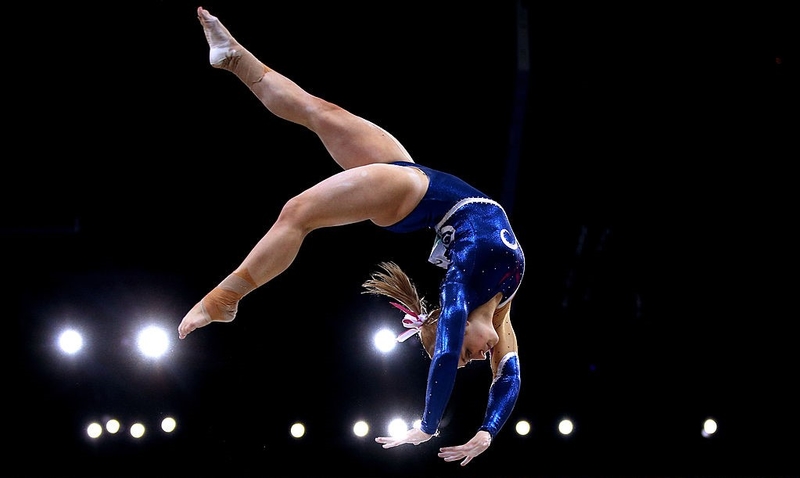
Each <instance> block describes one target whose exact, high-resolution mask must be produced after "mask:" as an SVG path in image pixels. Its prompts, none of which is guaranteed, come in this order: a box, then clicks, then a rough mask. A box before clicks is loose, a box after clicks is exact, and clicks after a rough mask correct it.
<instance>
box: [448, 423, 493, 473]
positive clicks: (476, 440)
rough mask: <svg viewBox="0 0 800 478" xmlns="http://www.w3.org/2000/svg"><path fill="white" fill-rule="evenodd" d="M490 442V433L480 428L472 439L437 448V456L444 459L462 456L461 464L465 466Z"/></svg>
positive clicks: (453, 459)
mask: <svg viewBox="0 0 800 478" xmlns="http://www.w3.org/2000/svg"><path fill="white" fill-rule="evenodd" d="M491 444H492V435H491V434H489V432H487V431H485V430H480V431H478V433H476V434H475V436H474V437H472V440H470V441H468V442H467V443H465V444H463V445H459V446H445V447H442V448H439V455H438V456H439V458H444V461H457V460H461V459H462V458H463V459H464V461H462V462H461V466H466V465H467V463H469V462H470V461H472V459H473V458H475V457H476V456H478V455H480V454H481V453H483V452H484V451H486V449H487V448H489V445H491Z"/></svg>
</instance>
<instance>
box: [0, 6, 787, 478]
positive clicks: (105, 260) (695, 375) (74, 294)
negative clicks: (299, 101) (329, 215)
mask: <svg viewBox="0 0 800 478" xmlns="http://www.w3.org/2000/svg"><path fill="white" fill-rule="evenodd" d="M551 3H552V2H551ZM521 5H522V6H523V7H524V10H525V12H526V15H527V16H526V18H527V27H528V29H527V34H528V36H527V38H526V39H525V40H524V41H523V43H522V44H521V45H520V44H518V43H517V36H516V33H517V22H518V20H519V16H518V12H517V10H516V6H515V4H514V2H475V3H471V4H467V3H465V2H436V3H434V2H425V3H422V2H381V3H377V4H376V3H370V4H366V3H356V2H345V3H344V5H343V4H341V3H340V2H328V3H323V4H321V5H315V4H309V3H306V2H294V3H290V2H280V3H278V4H275V3H274V2H244V1H224V2H223V1H219V2H209V3H206V4H204V5H203V6H205V7H207V8H208V9H209V10H210V11H211V12H212V13H213V14H215V15H217V16H218V17H219V18H220V19H221V20H222V21H223V23H224V24H226V26H227V27H228V28H229V30H231V32H232V33H233V35H234V36H236V38H237V39H238V40H239V41H240V42H241V43H243V44H244V45H245V46H246V47H247V48H248V49H250V51H252V52H253V53H255V54H256V55H257V56H258V57H259V58H260V59H262V61H264V62H265V63H266V64H268V65H269V66H271V67H272V68H274V69H276V70H278V71H281V72H282V73H284V74H286V75H287V76H289V77H290V78H292V79H294V80H295V81H297V82H298V83H299V84H300V85H301V86H303V87H304V88H306V89H307V90H308V91H310V92H311V93H313V94H316V95H318V96H321V97H323V98H326V99H328V100H330V101H333V102H335V103H338V104H340V105H341V106H343V107H345V108H347V109H350V110H351V111H353V112H355V113H357V114H359V115H361V116H364V117H366V118H367V119H370V120H372V121H374V122H376V123H378V124H380V125H382V126H384V127H385V128H386V129H388V130H389V131H391V132H392V133H393V134H394V135H395V136H396V137H397V138H398V139H400V140H401V141H402V142H403V143H404V145H405V146H406V148H407V149H408V150H409V151H410V153H411V154H412V156H413V157H414V158H415V160H416V161H418V162H420V163H423V164H426V165H429V166H432V167H435V168H438V169H444V170H447V171H450V172H452V173H455V174H457V175H460V176H462V177H463V178H465V179H467V180H468V181H470V182H472V183H473V184H474V185H475V186H477V187H478V188H479V189H482V190H484V191H485V192H487V193H489V194H491V195H492V196H494V197H496V198H498V200H501V202H503V204H504V205H505V206H506V209H507V211H508V213H509V216H510V217H511V220H512V223H513V224H514V226H515V230H516V233H517V235H518V237H519V238H520V241H521V243H522V244H523V247H524V248H525V254H526V260H527V271H526V276H525V280H524V282H523V285H522V289H521V290H520V293H519V295H518V296H517V299H516V300H515V311H514V319H513V321H514V326H515V329H516V331H517V334H518V336H519V341H520V357H521V361H522V365H521V369H522V375H523V382H522V384H523V385H522V391H521V395H520V398H519V402H518V404H517V407H516V409H515V414H514V416H513V417H512V422H513V421H515V420H516V419H519V418H525V419H528V420H530V421H531V422H532V424H533V432H532V434H531V435H529V436H528V437H524V438H521V437H516V436H515V434H514V432H513V429H512V426H511V425H507V427H506V429H504V430H503V432H502V433H501V434H500V435H499V436H498V437H497V439H496V440H495V443H494V444H493V446H492V447H491V448H490V449H489V451H487V452H486V453H485V454H484V455H482V456H481V457H479V458H477V459H476V460H475V461H473V463H471V464H470V465H469V466H467V467H465V468H461V467H459V466H458V465H457V464H453V463H443V462H442V461H441V460H440V459H438V458H436V449H437V447H438V446H442V445H448V444H458V443H463V442H464V441H466V439H468V438H469V437H470V436H471V435H472V433H473V432H474V430H475V428H476V427H477V426H478V425H479V424H480V420H481V418H482V414H483V407H484V406H485V393H486V389H487V385H488V380H489V376H488V367H483V366H481V365H478V366H470V367H469V368H468V369H465V370H463V371H461V372H459V381H458V383H457V386H456V390H455V391H454V395H453V400H452V402H451V405H450V408H449V409H448V412H447V414H446V416H445V421H444V423H443V427H444V428H443V432H442V436H440V437H438V438H436V439H435V440H432V441H430V442H428V443H426V444H422V445H420V446H419V447H411V446H408V447H401V448H398V449H394V450H388V451H387V450H382V449H381V448H380V446H379V445H377V444H375V443H373V442H372V440H371V437H369V438H368V439H367V440H365V441H364V442H357V441H354V440H352V438H351V437H350V436H349V432H348V429H349V423H350V422H351V420H352V416H353V415H354V414H362V413H367V414H372V415H373V416H375V417H379V416H381V414H384V413H394V412H396V411H398V410H405V409H407V410H406V411H407V412H408V413H412V414H413V413H419V410H420V409H421V406H422V400H423V393H424V387H425V382H424V380H425V371H426V369H427V364H428V361H427V359H425V358H424V357H423V355H422V352H421V350H420V349H419V347H417V346H416V345H414V343H413V342H409V343H406V344H404V345H403V346H402V347H401V349H400V351H399V354H400V356H401V358H398V357H397V356H394V357H379V356H377V355H375V353H374V352H373V351H372V350H371V346H370V345H369V344H368V342H369V340H370V334H371V333H372V331H373V328H374V327H376V326H377V324H378V323H379V320H378V319H376V318H375V316H376V315H380V317H381V318H380V320H384V319H386V323H387V324H390V325H392V326H393V327H397V326H399V321H396V319H397V318H396V317H395V315H393V314H392V312H391V310H390V308H389V307H387V306H386V304H385V302H383V301H381V300H377V299H375V298H370V297H368V296H364V295H362V294H361V289H360V284H361V283H362V282H363V280H364V279H366V278H367V277H368V275H369V273H370V272H371V271H373V270H374V267H375V264H377V263H378V262H381V261H384V260H394V261H396V262H398V263H399V264H400V265H401V266H402V267H403V268H404V269H406V270H407V271H408V272H409V274H410V275H411V276H412V277H413V278H414V279H415V281H416V282H417V284H418V286H419V287H420V288H421V289H423V291H427V294H426V295H428V296H433V295H434V294H435V288H436V285H437V283H438V279H439V278H440V275H439V273H438V269H436V268H434V267H433V266H432V265H430V264H428V263H427V262H426V260H425V259H426V257H427V254H428V252H429V248H430V245H431V242H432V236H431V235H429V234H427V233H419V234H416V233H415V234H401V235H398V234H391V233H389V232H387V231H384V230H381V229H379V228H376V227H374V226H372V225H371V224H366V223H364V224H355V225H350V226H347V227H341V228H335V229H325V230H319V231H315V232H313V233H312V234H311V235H310V236H309V237H308V239H307V241H306V243H305V245H304V247H303V249H302V250H301V253H300V255H299V257H298V258H297V260H296V261H295V263H294V264H293V265H292V267H291V268H290V269H289V270H288V271H287V272H286V273H285V274H283V275H282V276H280V277H279V278H278V279H276V280H275V281H273V282H271V283H270V284H269V285H267V286H265V287H262V288H261V289H259V290H258V291H256V292H255V293H253V294H251V295H249V296H248V297H247V298H246V299H245V300H244V301H243V302H242V304H241V305H240V309H239V315H238V318H237V320H236V321H234V322H233V323H231V324H226V325H219V324H212V325H211V326H209V327H207V328H205V329H202V330H201V331H198V332H196V333H194V334H192V335H191V336H190V337H189V338H187V340H186V341H181V342H178V341H177V340H175V342H174V343H173V346H172V348H171V351H170V357H169V360H167V361H164V362H162V363H158V364H152V363H143V362H142V361H137V360H136V359H133V360H132V359H131V357H132V356H133V353H129V352H131V351H132V349H133V345H132V344H133V342H134V339H133V334H134V333H135V330H136V327H137V326H138V325H139V324H141V323H143V322H144V321H146V320H148V319H150V318H154V317H158V318H159V320H161V321H162V323H164V324H166V325H167V326H168V327H173V328H174V327H177V325H178V323H179V322H180V319H181V317H183V315H184V314H185V313H186V311H188V310H189V309H190V308H191V306H192V305H194V303H196V302H197V301H198V300H199V299H200V298H201V297H202V296H203V295H204V294H205V293H206V292H207V291H208V290H210V289H211V288H212V287H213V286H214V285H216V284H217V283H218V282H219V281H220V280H221V279H222V278H224V277H225V276H226V275H227V274H228V273H229V272H230V271H232V270H233V269H234V268H235V267H236V266H237V265H238V264H239V262H240V261H241V260H242V259H243V258H244V256H245V255H246V254H247V252H248V251H249V250H250V248H251V247H252V246H253V245H254V244H255V243H256V241H257V240H258V239H259V238H260V237H261V235H262V234H263V233H264V232H265V231H266V229H267V228H268V227H269V225H270V224H271V222H272V221H273V220H274V219H275V217H276V216H277V214H278V212H279V211H280V208H281V206H282V205H283V203H284V202H285V201H286V200H287V199H288V198H289V197H291V196H292V195H294V194H296V193H298V192H300V191H302V190H303V189H304V188H306V187H309V186H311V185H312V184H314V183H315V182H316V181H318V180H320V179H322V178H324V177H326V176H328V175H330V174H332V173H334V172H336V165H335V164H334V163H333V162H332V161H331V160H330V159H329V157H328V156H327V155H326V153H325V151H324V149H323V148H322V145H321V144H320V143H319V142H318V141H317V140H316V138H315V137H314V136H313V134H311V133H310V132H309V131H306V130H304V129H303V128H301V127H299V126H296V125H293V124H289V123H286V122H283V121H282V120H279V119H277V118H275V117H273V116H271V115H270V114H269V113H268V112H267V111H266V110H265V109H263V107H262V106H261V105H260V104H259V102H258V101H257V100H256V99H255V98H254V97H253V96H252V94H251V93H250V92H249V91H248V90H247V89H246V88H245V87H244V86H243V85H242V84H241V83H239V82H238V80H237V79H236V78H235V77H234V76H233V75H231V74H229V73H227V72H222V71H217V70H214V69H213V68H211V67H210V66H209V65H208V49H207V46H206V42H205V40H204V38H203V34H202V29H201V27H200V26H199V24H198V22H197V20H196V16H195V9H196V7H197V5H196V4H191V3H187V2H183V1H177V2H172V1H159V2H154V1H148V2H144V3H139V4H123V3H120V2H104V3H103V4H100V5H95V4H88V3H86V4H77V5H76V4H61V5H58V6H52V5H47V6H44V5H42V4H30V3H26V4H22V3H19V4H17V5H16V6H14V7H10V8H11V9H10V10H9V11H8V12H6V22H7V25H8V27H9V28H10V29H11V34H10V35H8V36H7V37H6V48H5V56H6V61H5V67H4V78H5V81H4V82H5V84H6V88H5V91H6V98H5V108H4V110H5V112H6V116H7V117H6V120H7V121H6V126H5V131H6V134H5V135H4V136H5V138H6V144H7V147H6V149H5V154H4V157H5V159H4V161H3V164H4V172H3V174H2V180H3V192H2V199H3V218H2V221H3V222H2V223H0V241H2V252H1V253H0V254H2V255H0V259H2V261H3V271H4V276H5V279H4V282H5V285H4V287H3V289H4V294H3V296H4V297H5V300H4V301H3V302H4V308H5V310H6V312H7V313H6V314H4V315H5V316H6V318H7V319H8V320H7V321H6V326H7V329H6V330H10V331H11V334H10V337H12V341H11V342H12V344H11V348H10V350H11V355H12V358H13V359H12V361H10V362H7V363H8V364H9V365H8V369H7V371H6V377H8V378H7V379H6V381H5V383H6V386H5V387H4V390H5V391H6V393H5V395H6V398H7V401H6V402H5V403H6V405H5V408H6V412H7V415H8V416H9V417H10V418H11V420H10V421H9V422H7V424H8V425H9V426H7V427H6V428H5V431H6V433H9V434H11V433H13V434H14V436H9V437H8V438H7V441H6V443H9V444H10V445H6V447H5V448H6V450H7V451H9V455H8V456H9V459H8V460H6V461H5V464H4V465H3V466H4V469H3V473H2V475H3V476H37V477H38V476H70V477H72V476H162V475H163V476H214V477H216V476H237V477H238V476H254V477H256V476H259V477H260V476H312V475H313V476H327V475H330V476H412V475H413V476H478V475H481V476H620V475H626V476H676V475H679V476H697V475H706V476H707V475H719V476H730V475H740V476H741V475H748V476H749V475H753V476H755V475H759V476H765V475H795V476H796V474H797V471H798V470H797V466H796V457H795V456H794V455H796V449H797V439H796V434H797V432H796V428H795V427H796V426H797V425H798V423H797V411H796V410H797V398H798V397H797V392H796V380H797V353H796V350H797V349H796V345H795V339H794V338H795V337H796V333H795V332H794V322H795V320H794V319H795V318H796V313H795V312H794V311H793V309H791V308H788V307H786V306H787V305H789V304H790V303H791V299H792V297H793V296H794V294H795V290H794V286H793V283H794V282H795V279H794V276H795V273H796V263H795V261H794V256H795V252H794V251H795V250H796V245H795V244H794V242H795V241H794V240H793V239H794V238H795V237H796V234H795V233H794V232H793V231H794V222H795V219H796V212H795V211H796V208H795V206H794V202H795V194H794V191H795V188H796V186H795V185H794V179H793V178H794V177H795V174H794V172H793V171H794V168H793V163H794V162H796V158H797V153H796V150H795V149H794V143H796V136H797V133H796V126H792V125H793V122H796V117H797V113H796V111H797V110H796V102H795V99H796V98H795V94H796V93H795V91H796V89H797V88H796V87H797V76H796V51H795V50H793V49H791V48H793V47H794V45H795V44H797V42H796V38H795V33H794V31H793V29H795V27H794V25H793V24H792V22H791V21H790V18H791V15H790V13H789V11H788V8H784V7H773V6H772V4H769V3H767V4H765V3H759V6H758V7H757V8H756V7H754V6H753V5H741V6H736V7H734V6H730V5H726V6H724V7H713V8H712V7H702V8H701V7H697V6H696V5H694V4H689V3H687V4H686V5H680V4H675V3H664V4H659V3H655V4H653V3H648V4H646V6H642V5H638V6H635V7H625V8H623V7H621V6H616V5H606V4H597V3H594V4H592V5H581V4H573V3H569V4H560V5H558V6H553V5H545V6H543V5H539V4H538V3H535V2H522V3H521ZM520 48H522V49H523V50H526V53H527V55H528V58H529V65H528V68H527V69H524V70H522V71H520V69H519V68H518V58H519V55H518V51H519V49H520ZM74 323H76V324H83V325H86V326H87V328H88V329H90V330H91V331H92V333H93V334H94V335H93V336H92V337H93V340H92V345H91V347H89V348H88V351H87V353H86V354H84V355H83V356H82V357H80V358H75V359H74V360H65V359H64V358H63V357H60V356H59V355H58V354H56V353H55V351H54V350H53V334H54V333H55V330H56V329H57V327H59V326H61V325H65V324H74ZM102 413H116V414H120V415H122V416H124V417H130V418H131V419H132V418H133V417H139V416H141V417H143V418H142V419H147V418H148V417H149V418H152V417H153V416H154V415H158V414H175V415H177V416H178V417H179V429H178V432H177V433H176V435H175V436H173V437H170V438H163V439H154V440H152V441H149V442H148V443H147V444H145V445H141V444H137V445H133V444H131V443H128V442H127V441H126V440H124V439H122V438H120V439H119V440H117V442H115V443H111V444H109V443H107V442H106V443H105V444H100V445H98V444H96V443H94V444H93V443H89V442H88V440H86V439H84V438H83V437H82V429H83V426H84V421H85V420H86V419H87V417H93V416H94V415H97V414H102ZM565 414H566V415H571V416H573V417H574V418H575V419H576V421H577V423H578V426H579V428H578V430H577V433H576V435H575V436H574V437H572V438H571V439H570V440H563V439H561V438H560V437H558V436H557V435H556V433H555V432H554V431H553V427H554V425H555V423H556V421H557V420H558V419H559V418H560V417H561V416H563V415H565ZM706 416H714V417H715V418H717V419H718V420H719V422H720V432H719V433H718V435H717V436H715V437H714V439H713V440H706V439H703V438H702V437H701V436H700V427H701V424H702V420H703V419H704V418H705V417H706ZM299 418H302V419H303V420H307V421H308V422H309V423H310V424H311V426H312V428H311V430H312V431H311V432H310V433H309V436H308V437H307V439H306V440H304V441H303V442H302V443H290V442H289V441H288V440H287V438H286V432H287V430H288V426H289V424H290V423H291V422H292V421H293V420H295V419H299ZM638 426H642V427H646V428H645V430H644V431H635V430H634V427H638ZM31 427H33V428H31ZM380 433H381V432H380V431H375V430H374V432H373V433H372V435H371V436H375V435H377V434H380ZM6 466H7V468H5V467H6ZM106 467H110V468H106ZM157 467H166V468H165V470H166V471H163V472H162V471H158V469H157Z"/></svg>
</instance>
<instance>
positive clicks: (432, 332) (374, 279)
mask: <svg viewBox="0 0 800 478" xmlns="http://www.w3.org/2000/svg"><path fill="white" fill-rule="evenodd" d="M378 267H380V268H381V269H382V271H376V272H373V273H372V275H371V276H370V279H369V280H367V281H366V282H364V283H363V284H362V286H363V287H364V288H365V289H366V290H365V291H364V292H362V293H363V294H373V295H382V296H385V297H388V298H390V299H393V300H395V301H396V302H398V303H399V304H400V305H402V306H403V307H405V308H406V309H408V310H410V311H412V312H414V313H415V314H417V315H426V316H427V319H426V320H425V322H424V323H423V324H422V326H421V327H420V329H419V333H418V334H417V335H418V336H419V340H420V342H421V343H422V347H423V348H424V349H425V352H427V354H428V357H432V356H433V347H434V344H435V342H436V324H437V322H438V321H439V313H440V312H441V309H440V308H439V307H436V308H435V309H433V310H431V311H430V312H429V311H428V308H429V307H430V305H429V304H428V303H427V302H426V301H425V298H424V297H420V295H419V293H418V292H417V288H416V286H414V283H413V282H411V278H409V277H408V275H406V273H405V272H403V270H402V269H400V266H398V265H397V264H395V263H394V262H381V263H380V264H378Z"/></svg>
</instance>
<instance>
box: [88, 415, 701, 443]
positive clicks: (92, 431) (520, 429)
mask: <svg viewBox="0 0 800 478" xmlns="http://www.w3.org/2000/svg"><path fill="white" fill-rule="evenodd" d="M419 424H420V421H419V420H417V421H415V422H414V423H413V424H412V426H413V427H419ZM408 426H409V425H408V423H407V422H406V421H405V420H403V419H401V418H396V419H394V420H392V421H390V422H389V426H388V432H389V435H390V436H399V435H402V434H403V433H405V432H406V430H408ZM176 427H177V422H176V421H175V419H174V418H172V417H166V418H164V419H162V420H161V430H163V431H164V432H165V433H172V432H174V431H175V428H176ZM104 429H105V431H106V432H108V433H109V434H111V435H115V434H117V433H119V432H120V431H121V429H122V425H121V423H120V422H119V420H116V419H110V420H108V421H107V422H106V424H105V427H103V425H101V424H100V423H99V422H92V423H90V424H89V426H88V427H87V428H86V434H87V435H88V436H89V437H90V438H100V436H101V435H102V434H103V430H104ZM369 429H370V427H369V424H368V423H367V422H366V421H364V420H359V421H357V422H356V423H355V424H354V425H353V434H354V435H355V436H357V437H360V438H362V437H365V436H367V435H368V434H369ZM514 430H515V431H516V432H517V434H518V435H519V436H526V435H528V434H529V433H530V431H531V424H530V423H529V422H528V421H527V420H520V421H518V422H517V423H516V425H515V426H514ZM558 431H559V433H561V434H562V435H563V436H569V435H571V434H572V433H573V432H574V431H575V424H574V423H573V422H572V420H570V419H563V420H561V421H560V422H559V423H558ZM716 431H717V422H716V421H715V420H714V419H713V418H709V419H706V421H705V422H704V423H703V430H702V435H703V437H705V438H710V437H711V436H712V435H714V433H716ZM129 432H130V435H131V436H132V437H134V438H142V437H144V434H145V426H144V424H143V423H141V422H136V423H134V424H133V425H131V427H130V428H129ZM289 433H290V434H291V435H292V437H294V438H302V437H303V436H305V433H306V427H305V425H304V424H303V423H302V422H296V423H294V424H292V426H291V427H290V429H289Z"/></svg>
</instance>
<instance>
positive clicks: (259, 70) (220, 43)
mask: <svg viewBox="0 0 800 478" xmlns="http://www.w3.org/2000/svg"><path fill="white" fill-rule="evenodd" d="M197 16H198V19H199V20H200V24H201V25H202V26H203V31H204V33H205V36H206V41H207V42H208V46H209V62H210V63H211V66H213V67H215V68H220V69H224V70H228V71H231V72H233V73H234V74H235V75H236V76H237V77H238V78H239V79H240V80H241V81H242V82H243V83H244V84H245V85H247V87H248V88H249V89H250V91H252V92H253V94H254V95H255V96H256V97H257V98H258V99H259V100H260V101H261V103H262V104H263V105H264V106H265V107H266V108H267V109H268V110H269V111H271V112H272V113H273V114H274V115H276V116H278V117H280V118H283V119H285V120H287V121H291V122H293V123H297V124H300V125H303V126H305V127H306V128H308V129H310V130H311V131H313V132H315V133H316V134H317V136H318V137H319V139H320V140H321V141H322V143H323V144H324V145H325V148H326V149H327V150H328V152H329V153H330V155H331V156H332V157H333V159H334V160H335V161H336V162H337V163H338V164H339V166H341V167H342V169H350V168H354V167H357V166H363V165H365V164H370V163H388V162H391V161H413V160H412V159H411V156H410V155H409V154H408V152H407V151H406V149H405V148H404V147H403V146H402V145H401V144H400V142H398V141H397V140H396V139H395V138H394V137H393V136H392V135H391V134H389V133H388V132H387V131H385V130H384V129H383V128H380V127H379V126H377V125H375V124H373V123H371V122H369V121H367V120H365V119H364V118H361V117H359V116H356V115H353V114H352V113H350V112H348V111H346V110H344V109H343V108H341V107H339V106H337V105H335V104H333V103H330V102H328V101H326V100H323V99H321V98H319V97H316V96H314V95H311V94H309V93H308V92H307V91H305V90H304V89H302V88H300V87H299V86H298V85H297V84H296V83H295V82H293V81H292V80H290V79H288V78H287V77H285V76H283V75H282V74H280V73H278V72H276V71H275V70H273V69H271V68H269V67H267V66H265V65H264V64H263V63H261V61H259V60H258V59H257V58H256V57H255V56H254V55H253V54H252V53H250V52H249V51H248V50H247V49H245V48H244V47H242V46H241V45H240V44H239V43H238V42H237V41H236V39H235V38H234V37H233V36H232V35H231V34H230V32H229V31H228V29H227V28H225V26H224V25H223V24H222V23H221V22H220V21H219V19H218V18H217V17H215V16H213V15H211V14H210V13H209V12H208V11H207V10H205V9H204V8H202V7H200V8H198V9H197Z"/></svg>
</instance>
